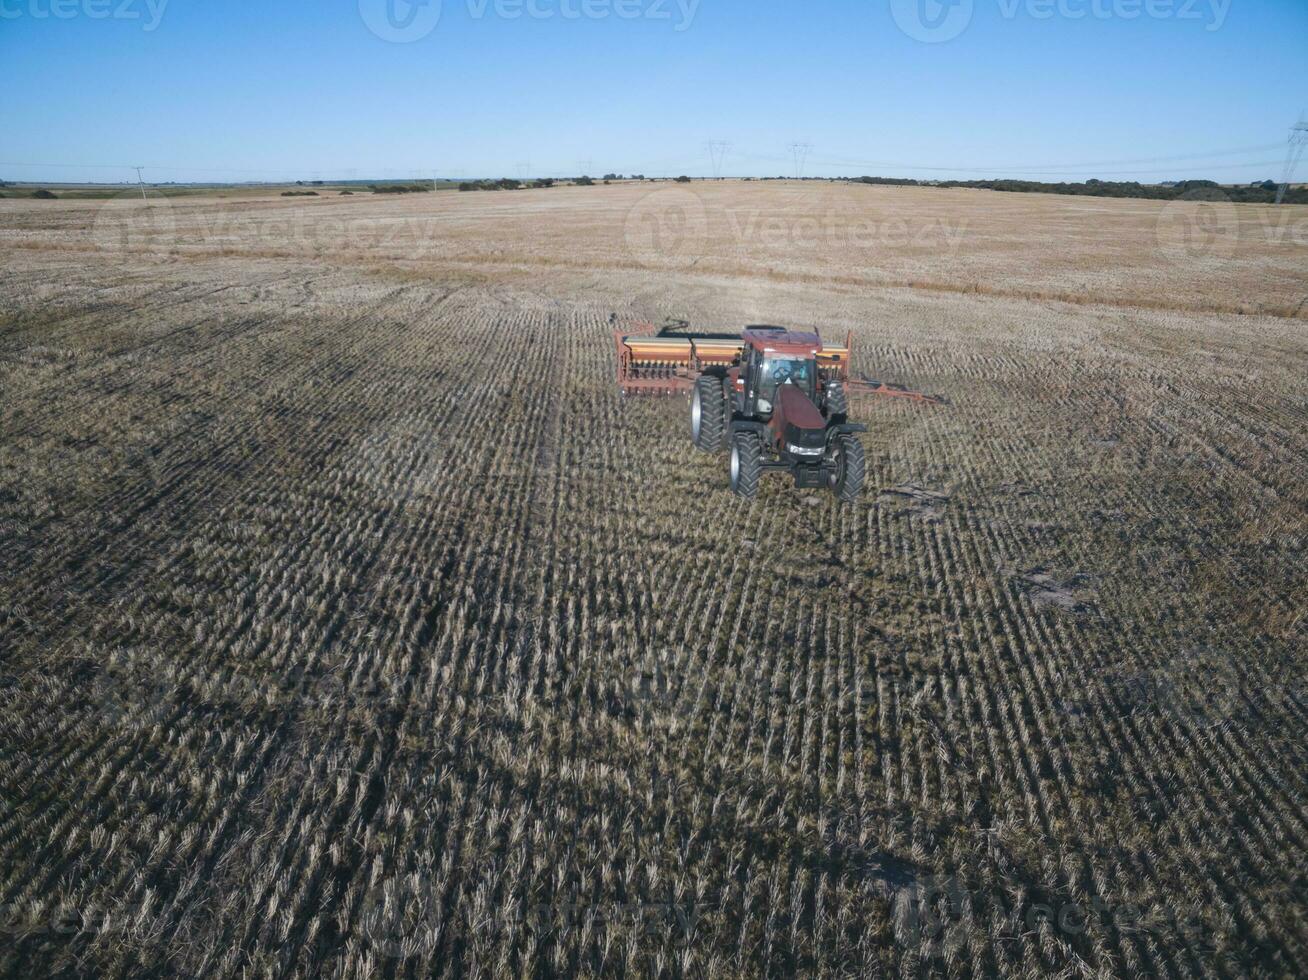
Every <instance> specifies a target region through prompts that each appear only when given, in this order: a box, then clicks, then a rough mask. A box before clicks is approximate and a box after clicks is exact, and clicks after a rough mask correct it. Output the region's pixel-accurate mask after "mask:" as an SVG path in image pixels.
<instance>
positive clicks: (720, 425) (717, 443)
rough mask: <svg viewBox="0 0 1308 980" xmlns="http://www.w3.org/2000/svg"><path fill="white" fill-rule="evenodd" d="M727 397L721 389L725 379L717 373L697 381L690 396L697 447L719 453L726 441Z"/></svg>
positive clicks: (692, 436)
mask: <svg viewBox="0 0 1308 980" xmlns="http://www.w3.org/2000/svg"><path fill="white" fill-rule="evenodd" d="M726 434H727V398H726V395H725V394H724V393H723V390H722V379H721V378H719V377H718V376H717V375H714V374H701V375H700V376H699V377H698V378H696V379H695V389H694V391H692V392H691V395H690V438H691V439H692V440H694V442H695V448H696V449H701V450H703V451H704V452H706V453H716V452H718V451H719V450H721V449H722V448H723V447H724V445H725V442H726Z"/></svg>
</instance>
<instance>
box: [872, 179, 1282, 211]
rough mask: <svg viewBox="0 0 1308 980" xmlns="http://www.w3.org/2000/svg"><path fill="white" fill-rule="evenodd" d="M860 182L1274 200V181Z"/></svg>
mask: <svg viewBox="0 0 1308 980" xmlns="http://www.w3.org/2000/svg"><path fill="white" fill-rule="evenodd" d="M856 183H860V184H887V185H890V186H894V187H975V188H980V189H982V190H991V191H1009V192H1012V193H1018V194H1078V195H1082V196H1085V197H1139V198H1147V199H1149V200H1155V201H1175V200H1176V199H1178V198H1181V197H1185V196H1186V195H1190V196H1192V197H1204V196H1212V197H1217V196H1218V195H1222V196H1224V197H1225V198H1226V199H1228V200H1231V201H1234V202H1236V203H1239V204H1270V203H1272V202H1274V201H1275V200H1276V188H1277V184H1276V182H1275V181H1271V180H1262V181H1255V182H1254V183H1251V184H1236V185H1225V184H1219V183H1217V182H1216V181H1214V180H1177V181H1168V182H1167V183H1163V184H1141V183H1140V182H1139V181H1135V180H1127V181H1116V180H1094V179H1091V180H1087V181H1085V182H1083V183H1065V182H1060V183H1057V184H1048V183H1043V182H1041V181H1038V180H912V179H910V178H907V177H860V178H858V180H857V181H856ZM1285 201H1286V203H1288V204H1308V188H1304V187H1292V188H1290V189H1289V190H1288V191H1287V192H1286V195H1285Z"/></svg>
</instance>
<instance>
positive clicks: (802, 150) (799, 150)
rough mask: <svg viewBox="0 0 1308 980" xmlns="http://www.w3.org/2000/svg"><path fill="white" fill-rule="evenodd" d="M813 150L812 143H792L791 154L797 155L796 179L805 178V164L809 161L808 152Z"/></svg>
mask: <svg viewBox="0 0 1308 980" xmlns="http://www.w3.org/2000/svg"><path fill="white" fill-rule="evenodd" d="M811 149H813V145H812V144H811V143H791V144H790V152H791V153H793V154H794V155H795V177H796V179H798V178H800V177H803V176H804V164H805V163H806V162H807V161H808V151H809V150H811Z"/></svg>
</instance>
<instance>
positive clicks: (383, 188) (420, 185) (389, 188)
mask: <svg viewBox="0 0 1308 980" xmlns="http://www.w3.org/2000/svg"><path fill="white" fill-rule="evenodd" d="M435 189H436V181H434V180H433V181H430V182H428V181H425V180H424V181H415V182H414V183H410V184H369V185H368V190H370V191H372V192H373V193H374V194H421V193H423V192H424V191H434V190H435Z"/></svg>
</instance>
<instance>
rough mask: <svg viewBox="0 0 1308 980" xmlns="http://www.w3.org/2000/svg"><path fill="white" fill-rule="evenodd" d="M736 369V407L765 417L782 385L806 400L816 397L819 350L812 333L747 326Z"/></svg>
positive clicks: (769, 415) (748, 413) (770, 410)
mask: <svg viewBox="0 0 1308 980" xmlns="http://www.w3.org/2000/svg"><path fill="white" fill-rule="evenodd" d="M742 339H743V340H744V342H745V343H744V348H743V350H742V351H741V357H740V365H739V368H738V370H737V372H736V384H735V386H734V387H735V389H736V401H737V406H736V407H737V409H738V411H739V412H740V413H741V414H742V415H747V416H751V417H754V418H760V419H768V418H770V417H771V416H772V414H773V412H774V411H775V410H776V406H777V399H778V397H779V393H780V391H781V389H782V387H783V386H785V385H791V386H793V387H795V388H796V389H798V390H799V392H800V393H801V394H803V395H804V397H805V398H807V399H808V400H809V401H815V400H816V399H817V396H818V390H817V383H818V362H817V355H818V351H820V350H821V349H822V341H821V340H820V339H819V338H818V335H817V334H815V333H800V332H796V331H791V330H786V329H785V328H784V327H761V326H760V327H747V328H746V329H745V331H744V333H743V334H742Z"/></svg>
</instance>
